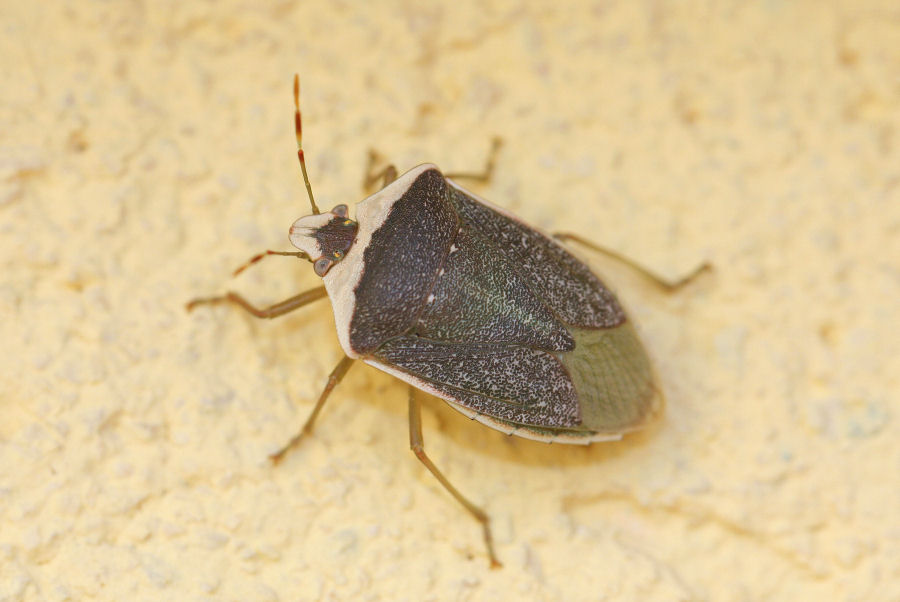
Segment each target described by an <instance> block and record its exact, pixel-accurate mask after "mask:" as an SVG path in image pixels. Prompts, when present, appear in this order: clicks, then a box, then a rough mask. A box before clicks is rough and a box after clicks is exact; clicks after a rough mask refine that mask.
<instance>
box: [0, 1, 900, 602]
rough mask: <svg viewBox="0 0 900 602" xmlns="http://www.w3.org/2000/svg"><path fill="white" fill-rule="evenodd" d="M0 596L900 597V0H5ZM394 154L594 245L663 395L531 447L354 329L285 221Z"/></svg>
mask: <svg viewBox="0 0 900 602" xmlns="http://www.w3.org/2000/svg"><path fill="white" fill-rule="evenodd" d="M0 27H2V35H0V66H2V85H0V345H2V361H0V600H4V601H5V600H16V601H18V600H318V599H330V600H355V599H371V600H400V599H407V600H428V599H432V600H500V599H534V600H601V599H603V600H898V599H900V512H898V508H900V443H898V439H900V427H898V424H900V423H898V411H900V408H898V397H900V393H898V392H900V337H898V334H900V323H898V306H900V302H898V299H900V9H898V6H897V4H896V2H890V1H884V2H856V1H852V0H846V1H843V2H829V3H824V2H813V1H808V2H775V1H773V2H764V3H707V2H671V3H666V2H625V1H620V2H569V3H543V2H532V3H519V2H502V1H491V2H471V1H468V0H461V1H457V2H452V3H443V4H434V3H419V2H408V3H404V2H397V3H387V2H369V3H362V2H359V3H356V2H305V3H300V4H298V5H294V4H292V3H288V2H280V3H255V2H217V3H196V2H185V3H182V2H148V3H126V2H41V3H36V2H32V3H23V2H13V1H11V0H5V1H3V2H2V3H0ZM294 72H299V73H300V74H301V76H302V79H303V90H304V93H303V103H304V109H305V113H304V115H305V119H306V121H305V125H306V130H305V134H306V140H305V142H306V147H307V152H308V156H309V168H310V175H311V177H312V180H313V186H314V187H315V190H316V192H317V195H318V197H319V201H320V203H321V204H322V205H325V206H329V207H330V206H332V205H333V204H337V203H339V202H354V201H356V200H358V199H360V198H362V196H363V193H362V190H361V179H362V174H363V171H364V169H365V162H366V153H367V150H368V149H369V148H371V147H374V148H376V149H377V150H378V151H379V152H380V153H381V154H383V155H385V156H388V157H390V158H392V159H393V160H394V161H395V162H396V163H397V164H398V166H399V167H400V168H401V169H407V168H409V167H411V166H413V165H415V164H416V163H419V162H423V161H433V162H435V163H438V164H439V165H441V166H443V167H444V168H445V169H448V170H464V169H467V168H472V167H476V166H478V165H479V164H480V162H481V161H482V160H483V157H484V154H485V152H486V150H487V148H488V144H489V140H490V137H491V136H494V135H499V136H501V137H502V138H503V139H504V141H505V146H504V148H503V150H502V153H501V155H500V157H499V160H498V164H497V173H496V177H495V178H494V180H493V181H492V182H491V183H490V184H489V185H486V186H480V187H478V188H477V190H478V192H479V193H481V194H483V195H484V196H486V197H488V198H491V199H492V200H494V201H495V202H496V203H498V204H501V205H503V206H505V207H507V208H509V209H511V210H513V211H515V212H516V213H518V214H519V215H521V216H522V217H523V218H525V219H527V220H529V221H530V222H532V223H534V224H536V225H538V226H540V227H543V228H546V229H548V230H571V231H575V232H578V233H580V234H583V235H586V236H589V237H591V238H594V239H596V240H599V241H602V242H603V243H604V244H606V245H607V246H609V247H612V248H614V249H616V250H619V251H621V252H622V253H625V254H627V255H629V256H630V257H632V258H634V259H636V260H637V261H640V262H641V263H643V264H645V265H647V266H649V267H651V268H652V269H654V270H656V271H658V272H660V273H662V274H664V275H666V276H668V277H671V278H675V277H678V276H679V275H682V274H684V273H687V272H689V271H690V270H691V269H692V268H693V267H694V266H696V265H698V264H699V263H701V262H703V261H709V262H711V263H712V264H713V265H714V268H715V269H714V272H713V273H712V274H708V275H706V276H704V277H703V278H701V279H700V280H698V281H697V282H695V283H694V284H692V285H691V286H690V287H688V288H687V289H685V290H683V291H681V292H680V293H679V294H677V295H673V296H666V295H663V294H660V293H659V292H658V291H656V290H655V289H654V288H653V287H652V286H650V285H648V283H646V282H644V281H643V280H641V279H640V278H638V277H635V276H633V275H632V274H630V273H629V272H628V271H626V270H622V269H619V268H616V267H615V266H611V265H609V264H608V263H604V262H602V261H601V260H600V259H597V258H595V257H593V256H591V255H590V254H583V257H585V258H586V259H587V260H589V261H590V262H591V263H592V265H595V266H596V267H597V269H598V270H602V272H603V273H604V274H605V275H606V277H607V280H608V282H609V283H610V285H611V286H612V287H613V288H615V289H616V290H617V291H618V292H619V294H620V297H621V299H622V300H623V302H624V304H625V305H626V307H628V309H629V310H630V312H631V314H632V315H633V317H634V318H635V320H636V321H637V323H638V324H639V327H640V332H641V333H642V338H643V340H644V341H645V343H646V346H647V347H648V349H649V352H650V354H651V355H652V357H653V359H654V361H655V364H656V367H657V371H658V373H659V379H660V384H661V386H662V387H663V388H664V390H665V392H666V394H667V399H668V405H667V409H666V415H665V417H664V419H663V420H662V421H661V422H660V423H659V424H658V425H656V426H655V427H654V428H652V429H650V430H648V431H645V432H642V433H640V434H638V435H634V436H630V437H628V438H626V440H624V441H623V442H619V443H609V444H598V445H594V446H591V447H590V448H587V449H583V448H576V447H566V446H561V445H552V446H547V445H543V444H540V443H536V442H531V441H525V440H521V439H515V438H508V437H505V436H504V435H502V434H500V433H497V432H494V431H491V430H489V429H486V428H485V427H482V426H480V425H478V424H475V423H472V422H470V421H469V420H467V419H466V418H464V417H462V416H461V415H459V414H457V413H455V412H454V411H453V410H451V409H449V408H447V407H446V406H445V405H443V404H441V403H440V402H438V401H437V400H433V399H431V400H429V403H427V404H426V408H425V411H424V426H425V441H426V447H427V449H428V450H429V451H430V453H431V455H432V458H433V459H434V460H435V462H436V463H437V465H438V466H440V467H442V468H443V469H444V471H445V472H446V474H447V475H448V476H449V478H450V479H451V480H452V481H453V482H455V483H456V484H457V486H459V487H460V488H461V489H462V490H463V491H464V492H466V493H467V494H468V495H470V496H471V498H472V499H473V500H475V501H476V502H477V503H479V504H482V505H483V506H484V508H485V509H486V510H487V511H488V513H489V514H490V516H491V517H492V518H493V521H494V523H493V524H494V529H495V536H496V539H497V548H498V554H499V556H500V557H501V559H502V560H503V562H504V563H505V567H504V568H503V569H502V570H497V571H491V570H489V569H488V566H487V561H486V558H485V554H484V550H483V546H482V542H481V538H480V533H479V530H478V527H477V525H476V524H475V523H474V521H472V520H471V519H470V517H468V516H467V515H465V514H464V512H463V511H462V510H461V508H460V507H458V506H457V505H456V504H455V502H454V501H453V500H452V499H451V498H450V497H449V496H448V495H447V494H446V493H445V492H444V491H443V490H441V489H440V487H439V486H438V484H437V483H436V482H435V481H434V479H432V478H431V476H430V475H428V474H427V473H426V472H425V471H424V470H423V468H422V467H421V466H420V465H419V463H418V462H417V461H416V459H415V458H414V457H413V456H412V454H411V453H410V452H409V451H408V439H407V428H408V427H407V422H406V397H405V388H404V386H403V385H402V384H401V383H399V382H397V381H396V380H394V379H392V378H391V377H389V376H387V375H384V374H382V373H380V372H377V371H375V370H374V369H371V368H369V367H366V366H362V365H360V366H356V367H354V368H353V369H352V370H351V371H350V373H349V375H348V376H347V378H346V380H345V382H344V383H342V384H341V386H340V387H339V388H338V389H337V390H336V392H335V393H334V395H333V398H332V399H331V401H330V402H329V404H328V406H326V408H325V410H324V411H323V413H322V415H321V417H320V420H319V423H318V427H317V430H316V432H315V434H314V437H312V438H311V439H309V440H307V441H306V442H305V443H304V445H303V446H302V447H301V448H300V449H298V450H297V451H296V452H295V453H293V454H292V455H291V456H290V457H288V458H287V459H286V461H285V462H284V463H283V464H282V465H281V466H279V467H272V466H270V464H269V462H268V461H267V454H269V453H270V452H272V451H274V450H275V449H277V448H278V447H279V446H280V445H281V444H282V443H284V442H285V441H286V440H287V439H289V438H290V436H291V435H292V434H293V433H294V432H295V431H296V429H297V428H298V427H299V425H300V424H301V423H302V421H303V419H304V418H305V416H306V415H307V414H308V412H309V411H310V409H311V407H312V403H313V401H314V400H315V398H316V396H317V395H318V393H319V391H320V390H321V387H322V386H323V384H324V382H325V379H326V376H327V374H328V372H329V371H330V370H331V368H332V367H333V366H334V365H335V364H336V363H337V361H338V359H339V358H340V349H339V347H338V344H337V339H336V337H335V335H334V327H333V323H332V317H331V313H330V310H329V308H328V305H327V302H325V301H322V302H318V303H317V304H316V305H315V306H311V307H309V308H307V309H304V310H301V311H298V312H296V313H294V314H292V315H290V316H287V317H284V318H282V319H280V320H277V321H272V322H262V321H258V320H254V319H253V318H251V317H249V316H247V315H244V314H242V313H240V312H238V311H236V310H232V309H229V308H225V307H218V308H211V309H204V310H198V311H196V312H194V313H193V314H190V315H189V314H187V313H186V312H185V311H184V303H185V302H186V301H187V300H188V299H190V298H191V297H194V296H197V295H205V294H212V293H217V292H221V291H224V290H227V289H234V290H237V291H240V292H242V293H244V294H246V295H247V296H248V297H250V298H252V299H253V300H254V301H256V302H258V303H260V304H265V303H269V302H274V301H277V300H281V299H283V298H285V297H287V296H289V295H291V294H294V293H296V292H299V291H300V290H303V289H305V288H310V287H312V286H315V285H316V282H317V278H316V277H315V276H314V275H313V274H312V272H311V269H310V268H309V266H308V264H305V263H303V262H300V261H297V260H295V259H290V258H272V259H270V260H268V261H266V262H264V263H263V264H261V265H260V266H259V267H257V268H255V269H254V270H251V271H248V272H246V273H245V274H243V275H242V276H240V277H239V278H237V279H231V277H230V272H231V270H232V269H233V268H235V267H236V266H237V265H239V264H240V263H241V262H242V261H243V260H244V259H246V258H247V257H249V256H250V255H251V254H253V253H255V252H257V251H260V250H263V249H265V248H275V249H284V250H286V249H288V248H289V247H288V243H287V240H286V232H287V228H288V226H289V225H290V223H291V222H292V221H293V220H294V219H295V218H297V217H299V216H300V215H302V214H304V213H306V212H307V209H306V207H307V204H306V199H305V195H304V191H303V188H302V185H301V182H300V179H299V175H298V169H297V165H296V160H295V156H294V140H293V132H292V129H291V127H292V122H291V98H290V80H291V77H292V75H293V73H294Z"/></svg>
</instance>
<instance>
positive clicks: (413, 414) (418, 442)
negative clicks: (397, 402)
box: [409, 387, 503, 569]
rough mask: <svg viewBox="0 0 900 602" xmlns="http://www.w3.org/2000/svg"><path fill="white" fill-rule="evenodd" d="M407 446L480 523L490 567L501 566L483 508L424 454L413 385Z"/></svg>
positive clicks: (419, 418)
mask: <svg viewBox="0 0 900 602" xmlns="http://www.w3.org/2000/svg"><path fill="white" fill-rule="evenodd" d="M409 447H410V449H412V451H413V453H414V454H416V457H417V458H418V459H419V460H421V461H422V464H424V465H425V468H427V469H428V470H429V471H430V472H431V474H433V475H434V476H435V478H437V480H438V481H440V483H441V485H443V486H444V489H446V490H447V491H449V492H450V494H451V495H452V496H453V497H455V498H456V501H458V502H459V503H460V504H462V505H463V506H464V507H465V508H466V510H468V511H469V513H470V514H471V515H472V516H474V517H475V520H477V521H478V522H479V523H481V528H482V530H483V531H484V543H485V544H487V551H488V556H489V557H490V559H491V568H492V569H496V568H500V567H501V566H503V565H502V564H501V563H500V561H499V560H497V556H496V555H495V554H494V538H493V537H492V536H491V524H490V519H489V518H488V515H487V514H486V513H485V512H484V510H482V509H481V508H479V507H478V506H476V505H475V504H473V503H472V502H470V501H469V500H467V499H466V498H465V497H463V495H462V494H461V493H460V492H459V491H457V489H456V487H454V486H453V485H451V484H450V481H448V480H447V477H445V476H444V475H443V473H441V471H440V470H438V468H437V466H435V465H434V464H433V463H432V461H431V459H430V458H429V457H428V456H427V455H426V454H425V441H424V440H423V439H422V414H421V409H420V407H419V400H418V399H416V390H415V388H413V387H410V388H409Z"/></svg>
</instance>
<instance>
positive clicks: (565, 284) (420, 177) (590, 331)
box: [188, 76, 705, 567]
mask: <svg viewBox="0 0 900 602" xmlns="http://www.w3.org/2000/svg"><path fill="white" fill-rule="evenodd" d="M299 96H300V90H299V80H298V78H297V77H296V76H295V78H294V122H295V130H296V137H297V156H298V158H299V160H300V166H301V169H302V173H303V180H304V183H305V185H306V189H307V193H308V196H309V201H310V205H311V207H312V215H309V216H306V217H301V218H300V219H298V220H297V221H296V222H294V224H293V225H292V226H291V229H290V241H291V243H292V244H293V245H294V246H295V247H296V248H297V249H298V251H292V252H280V251H266V252H265V253H262V254H260V255H257V256H255V257H254V258H252V259H251V260H250V261H249V262H247V264H245V265H244V266H242V267H241V268H239V269H238V270H237V271H236V273H239V272H240V271H241V270H243V269H244V268H246V267H247V266H249V265H250V264H252V263H256V262H258V261H259V260H260V259H262V258H263V257H265V256H267V255H289V256H294V257H299V258H302V259H305V260H307V261H310V262H311V263H312V264H313V268H314V270H315V273H316V274H317V275H319V276H320V277H321V278H322V280H323V283H324V286H321V287H318V288H315V289H312V290H310V291H306V292H304V293H301V294H300V295H297V296H295V297H292V298H290V299H287V300H285V301H282V302H281V303H277V304H275V305H273V306H271V307H269V308H266V309H257V308H256V307H254V306H253V305H251V304H250V303H249V302H247V301H246V300H245V299H244V298H243V297H241V296H240V295H238V294H236V293H231V292H229V293H227V294H226V295H224V296H220V297H209V298H201V299H195V300H193V301H191V302H190V303H188V309H189V310H190V309H192V308H193V307H195V306H197V305H201V304H208V303H221V302H225V303H232V304H236V305H238V306H240V307H242V308H243V309H244V310H246V311H248V312H250V313H251V314H253V315H254V316H257V317H259V318H274V317H277V316H280V315H283V314H286V313H288V312H290V311H293V310H295V309H297V308H299V307H302V306H304V305H306V304H307V303H310V302H312V301H315V300H317V299H321V298H322V297H325V296H328V297H329V298H330V300H331V305H332V309H333V310H334V318H335V323H336V325H337V335H338V340H339V341H340V345H341V347H342V348H343V350H344V353H345V356H344V358H343V359H342V360H341V361H340V362H339V363H338V365H337V366H336V367H335V368H334V370H333V371H332V372H331V375H330V376H329V377H328V383H327V384H326V386H325V389H324V390H323V391H322V394H321V395H320V396H319V399H318V401H317V402H316V405H315V407H314V409H313V411H312V412H311V414H310V416H309V418H308V419H307V420H306V423H305V424H304V426H303V428H302V430H301V431H300V433H299V434H298V435H297V436H295V437H294V438H293V439H292V440H291V441H290V443H288V445H286V446H285V447H283V448H282V449H281V450H280V451H279V452H277V453H276V454H274V455H273V456H272V459H273V460H274V461H278V460H280V459H281V458H282V457H283V456H284V454H285V453H286V452H287V451H288V450H289V449H290V448H291V447H293V446H294V445H296V444H297V442H298V441H299V440H300V439H301V438H302V436H303V435H304V434H306V433H309V432H310V431H311V430H312V426H313V423H314V421H315V419H316V416H318V414H319V412H320V410H321V409H322V406H323V404H324V403H325V400H326V399H327V397H328V395H329V393H330V392H331V390H332V389H333V388H334V387H335V386H336V385H337V383H338V382H340V380H341V379H342V378H343V376H344V375H345V374H346V372H347V370H348V369H349V368H350V366H351V364H353V362H354V361H355V360H362V361H363V362H365V363H367V364H369V365H371V366H374V367H376V368H378V369H379V370H383V371H384V372H387V373H388V374H391V375H393V376H396V377H397V378H399V379H401V380H403V381H405V382H407V383H408V384H409V385H410V388H409V391H410V394H409V429H410V446H411V447H412V449H413V451H414V452H415V454H416V456H417V457H418V458H419V459H420V460H421V461H422V463H423V464H424V465H425V466H426V467H427V468H428V470H429V471H431V473H433V474H434V476H435V477H437V479H438V480H439V481H440V482H441V484H442V485H443V486H444V487H445V488H446V489H447V490H448V491H449V492H450V493H451V494H452V495H453V496H454V497H455V498H456V499H457V500H458V501H459V502H460V503H461V504H462V505H463V506H465V508H466V509H467V510H468V511H469V512H470V513H471V514H472V515H473V516H474V517H475V518H476V519H477V520H478V521H479V522H480V523H481V525H482V529H483V533H484V539H485V543H486V545H487V552H488V556H489V558H490V562H491V566H494V567H496V566H500V563H499V561H498V560H497V557H496V554H495V553H494V549H493V542H492V538H491V531H490V524H489V520H488V517H487V514H485V512H484V511H483V510H481V509H480V508H479V507H477V506H475V505H474V504H473V503H471V502H470V501H469V500H468V499H466V498H465V497H464V496H463V495H462V494H461V493H460V492H459V491H457V489H456V488H455V487H454V486H453V485H451V484H450V482H449V481H448V480H447V479H446V478H445V477H444V475H443V474H442V473H441V472H440V471H439V470H438V468H437V467H436V466H435V465H434V464H433V463H432V462H431V460H430V459H429V458H428V456H427V455H426V454H425V450H424V445H423V439H422V426H421V417H420V409H419V402H418V400H417V398H416V396H415V390H416V389H421V390H422V391H426V392H428V393H431V394H432V395H435V396H437V397H440V398H441V399H443V400H445V401H446V402H447V403H449V404H450V405H451V406H452V407H453V408H455V409H456V410H458V411H460V412H462V413H463V414H465V415H466V416H469V417H470V418H472V419H474V420H477V421H479V422H481V423H483V424H485V425H487V426H489V427H491V428H494V429H497V430H499V431H502V432H504V433H507V434H510V435H517V436H520V437H526V438H529V439H536V440H539V441H546V442H553V441H558V442H562V443H581V444H587V443H590V442H592V441H601V440H610V439H619V438H620V437H621V436H622V435H623V433H626V432H628V431H631V430H634V429H637V428H640V427H641V426H643V425H644V424H646V423H647V422H648V421H649V420H650V419H651V418H652V417H653V416H655V415H657V414H658V413H659V412H660V411H661V409H662V405H663V400H662V395H661V394H660V391H659V389H658V387H657V386H656V385H655V383H654V378H653V370H652V368H651V365H650V361H649V359H648V358H647V354H646V352H645V351H644V348H643V346H642V345H641V343H640V341H639V340H638V338H637V336H636V334H635V331H634V328H633V327H632V325H631V323H630V322H629V320H628V319H627V317H626V315H625V312H624V311H623V310H622V307H621V305H620V304H619V301H618V300H617V299H616V297H615V295H613V293H612V292H610V290H609V289H608V288H606V286H604V285H603V283H602V282H601V281H600V280H599V279H598V278H597V276H595V275H594V274H593V273H592V272H591V270H590V269H589V268H588V267H587V266H586V265H585V264H584V263H582V262H581V261H579V260H578V259H576V258H575V257H574V256H573V255H571V254H570V253H569V252H568V251H567V250H566V249H565V248H564V247H563V246H562V245H561V244H560V242H559V241H563V240H572V241H575V242H579V243H580V244H584V245H586V246H588V247H590V248H592V249H594V250H597V251H600V252H603V253H607V254H611V255H613V256H614V257H616V258H618V259H620V260H622V261H625V262H626V263H629V264H630V262H628V260H626V259H624V258H622V257H621V256H618V255H616V254H615V253H612V252H610V251H607V250H605V249H603V248H601V247H598V246H596V245H594V244H593V243H590V242H588V241H586V240H584V239H581V238H579V237H577V236H575V235H571V234H562V235H556V236H555V237H551V236H547V235H545V234H542V233H541V232H539V231H538V230H536V229H535V228H532V227H530V226H528V225H526V224H525V223H523V222H522V221H521V220H519V219H517V218H516V217H515V216H513V215H511V214H510V213H508V212H506V211H504V210H503V209H500V208H499V207H496V206H494V205H492V204H491V203H489V202H487V201H485V200H483V199H481V198H479V197H477V196H475V195H474V194H472V193H471V192H468V191H467V190H465V189H464V188H462V187H461V186H459V184H457V183H456V182H455V181H454V178H455V179H462V178H464V177H469V178H480V179H487V177H489V175H490V172H491V170H492V168H493V157H494V153H495V151H496V150H497V146H498V143H497V142H495V145H494V148H493V150H492V153H491V155H490V159H489V161H488V165H487V167H486V169H485V172H484V173H483V174H480V175H478V174H458V175H456V176H453V175H450V174H447V175H445V174H442V173H441V172H440V171H439V170H438V168H437V167H435V166H434V165H430V164H425V165H419V166H418V167H415V168H413V169H411V170H410V171H408V172H406V173H405V174H403V175H400V176H399V177H398V175H397V171H396V169H394V167H393V166H388V167H387V168H385V169H383V170H382V171H381V172H379V173H377V174H372V173H371V169H370V174H369V176H368V178H367V180H368V182H369V183H370V184H371V183H374V182H375V181H376V180H379V179H381V180H382V188H381V190H379V191H378V192H376V193H375V194H373V195H371V196H369V197H368V198H366V199H364V200H363V201H360V202H359V203H358V204H357V205H356V211H355V215H354V216H353V217H351V215H350V211H349V209H348V207H347V206H346V205H338V206H337V207H335V208H334V209H332V210H331V211H330V212H327V213H321V212H319V210H318V208H317V206H316V204H315V200H314V199H313V194H312V187H311V186H310V184H309V178H308V176H307V172H306V161H305V158H304V154H303V144H302V136H301V132H302V129H301V119H300V101H299ZM370 167H371V166H370ZM554 238H555V239H554ZM631 265H632V266H633V267H636V269H638V270H640V271H642V272H643V273H644V274H646V275H647V276H649V277H651V278H653V279H655V280H657V281H659V279H658V278H656V277H654V276H653V275H652V274H650V273H649V272H647V271H646V270H644V269H643V268H640V267H638V266H634V265H633V264H631ZM704 267H705V266H704ZM701 269H702V268H701ZM688 278H690V277H688ZM685 280H687V279H685ZM660 282H661V281H660ZM661 284H663V286H666V287H667V288H673V287H675V286H678V285H679V284H680V283H676V284H666V283H664V282H661Z"/></svg>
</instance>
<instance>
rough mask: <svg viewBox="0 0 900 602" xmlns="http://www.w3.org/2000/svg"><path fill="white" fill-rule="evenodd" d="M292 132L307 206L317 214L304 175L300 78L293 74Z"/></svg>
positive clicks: (307, 178) (310, 190) (314, 202)
mask: <svg viewBox="0 0 900 602" xmlns="http://www.w3.org/2000/svg"><path fill="white" fill-rule="evenodd" d="M294 131H296V132H297V158H298V159H299V160H300V169H301V170H302V171H303V182H304V183H305V184H306V193H307V194H308V195H309V204H310V205H311V206H312V212H313V213H319V208H318V207H316V201H315V199H313V193H312V186H310V185H309V176H308V175H306V157H305V156H304V155H303V124H302V121H301V119H300V76H299V75H297V74H296V73H295V74H294Z"/></svg>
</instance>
